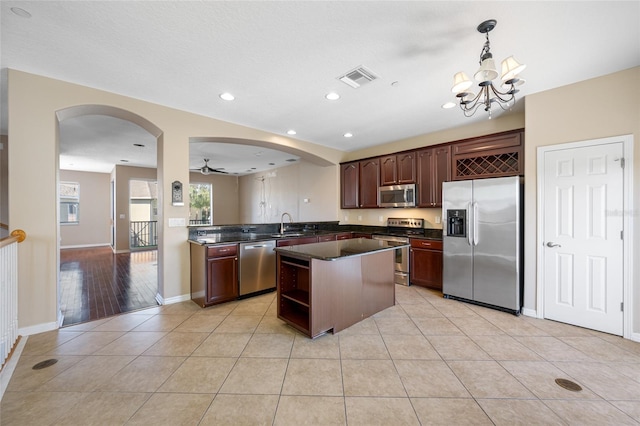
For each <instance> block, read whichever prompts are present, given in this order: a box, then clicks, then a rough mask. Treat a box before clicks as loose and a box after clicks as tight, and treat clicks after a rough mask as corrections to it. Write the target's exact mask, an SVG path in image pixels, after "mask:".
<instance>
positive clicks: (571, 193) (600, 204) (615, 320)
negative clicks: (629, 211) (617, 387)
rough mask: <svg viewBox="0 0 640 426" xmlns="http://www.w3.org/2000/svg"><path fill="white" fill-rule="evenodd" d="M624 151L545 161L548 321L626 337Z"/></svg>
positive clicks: (570, 153)
mask: <svg viewBox="0 0 640 426" xmlns="http://www.w3.org/2000/svg"><path fill="white" fill-rule="evenodd" d="M622 156H623V144H622V143H621V142H616V143H609V144H603V145H593V146H586V147H580V148H571V149H563V150H557V151H548V152H546V153H545V154H544V185H543V186H544V188H543V194H544V195H543V200H542V201H543V203H544V204H543V209H544V213H543V237H544V241H543V244H544V249H543V250H544V272H543V274H544V316H545V318H549V319H552V320H556V321H561V322H565V323H569V324H574V325H578V326H582V327H586V328H590V329H594V330H599V331H603V332H606V333H612V334H617V335H622V331H623V313H622V301H623V289H624V286H623V240H622V230H623V215H622V212H623V183H624V179H623V169H622V165H621V164H620V163H622Z"/></svg>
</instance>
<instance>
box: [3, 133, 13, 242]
mask: <svg viewBox="0 0 640 426" xmlns="http://www.w3.org/2000/svg"><path fill="white" fill-rule="evenodd" d="M0 145H2V147H1V148H0V224H2V226H4V225H7V226H8V225H9V180H8V177H9V152H8V151H9V140H8V138H7V136H6V135H0ZM2 226H0V238H4V237H6V236H7V235H9V232H11V231H13V229H5V228H3V227H2Z"/></svg>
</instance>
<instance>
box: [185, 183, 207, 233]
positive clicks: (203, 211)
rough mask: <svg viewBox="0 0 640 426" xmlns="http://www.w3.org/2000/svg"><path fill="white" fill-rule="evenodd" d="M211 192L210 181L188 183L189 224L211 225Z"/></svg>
mask: <svg viewBox="0 0 640 426" xmlns="http://www.w3.org/2000/svg"><path fill="white" fill-rule="evenodd" d="M212 194H213V188H212V185H211V184H210V183H191V184H189V225H213V214H212V212H213V204H212V202H211V200H212V199H213V196H212Z"/></svg>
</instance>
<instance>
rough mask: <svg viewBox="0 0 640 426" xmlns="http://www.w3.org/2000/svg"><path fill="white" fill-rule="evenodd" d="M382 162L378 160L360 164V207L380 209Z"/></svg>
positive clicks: (365, 161)
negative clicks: (379, 195) (379, 188)
mask: <svg viewBox="0 0 640 426" xmlns="http://www.w3.org/2000/svg"><path fill="white" fill-rule="evenodd" d="M379 182H380V161H379V160H378V159H377V158H373V159H371V160H363V161H361V162H360V207H362V208H375V207H378V186H379Z"/></svg>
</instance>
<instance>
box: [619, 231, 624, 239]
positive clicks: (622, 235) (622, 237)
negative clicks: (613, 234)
mask: <svg viewBox="0 0 640 426" xmlns="http://www.w3.org/2000/svg"><path fill="white" fill-rule="evenodd" d="M620 239H621V240H624V231H620Z"/></svg>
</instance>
